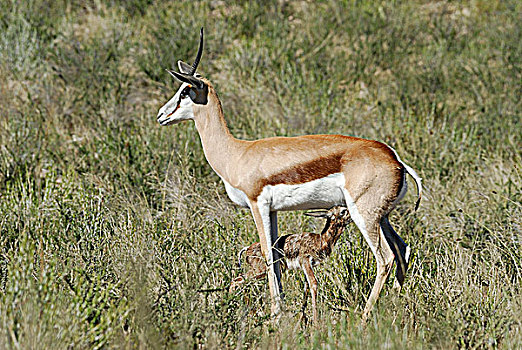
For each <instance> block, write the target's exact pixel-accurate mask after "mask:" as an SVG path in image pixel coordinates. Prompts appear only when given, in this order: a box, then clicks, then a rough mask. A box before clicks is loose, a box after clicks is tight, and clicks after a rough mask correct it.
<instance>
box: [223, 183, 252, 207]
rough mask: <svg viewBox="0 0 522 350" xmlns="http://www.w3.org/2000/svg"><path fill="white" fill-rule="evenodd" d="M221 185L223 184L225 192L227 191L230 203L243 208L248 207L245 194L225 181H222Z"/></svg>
mask: <svg viewBox="0 0 522 350" xmlns="http://www.w3.org/2000/svg"><path fill="white" fill-rule="evenodd" d="M222 180H223V179H222ZM223 183H224V184H225V190H226V191H227V195H228V198H230V199H231V200H232V202H234V203H236V204H237V205H240V206H242V207H245V208H249V207H250V205H249V200H248V197H247V195H246V194H245V192H243V191H241V190H238V189H237V188H235V187H233V186H232V185H231V184H229V183H228V182H226V181H225V180H223Z"/></svg>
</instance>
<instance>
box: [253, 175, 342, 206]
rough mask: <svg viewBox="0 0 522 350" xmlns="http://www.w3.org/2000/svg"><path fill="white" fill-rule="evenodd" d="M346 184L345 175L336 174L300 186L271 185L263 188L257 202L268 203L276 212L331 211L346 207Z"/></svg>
mask: <svg viewBox="0 0 522 350" xmlns="http://www.w3.org/2000/svg"><path fill="white" fill-rule="evenodd" d="M344 183H345V179H344V175H343V174H342V173H335V174H331V175H328V176H326V177H323V178H321V179H317V180H313V181H310V182H306V183H303V184H298V185H285V184H279V185H273V186H272V185H269V186H266V187H265V188H263V191H262V192H261V194H260V195H259V197H258V198H257V201H258V202H264V203H268V204H269V205H270V209H271V210H275V211H279V210H305V209H329V208H331V207H333V206H334V205H345V199H344V195H343V187H344Z"/></svg>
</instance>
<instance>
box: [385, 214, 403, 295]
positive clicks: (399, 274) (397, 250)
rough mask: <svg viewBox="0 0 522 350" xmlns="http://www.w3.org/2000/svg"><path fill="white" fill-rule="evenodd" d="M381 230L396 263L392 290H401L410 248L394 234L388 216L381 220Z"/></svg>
mask: <svg viewBox="0 0 522 350" xmlns="http://www.w3.org/2000/svg"><path fill="white" fill-rule="evenodd" d="M381 229H382V231H383V234H384V237H386V241H387V242H388V245H389V246H390V248H391V250H392V251H393V254H394V255H395V262H396V263H397V271H396V273H395V282H394V286H393V287H394V289H399V290H400V289H401V288H402V286H403V284H404V279H405V278H406V272H408V264H409V260H410V247H409V246H408V245H407V244H406V243H405V242H404V240H403V239H402V238H401V237H400V236H399V235H398V234H397V232H395V230H394V229H393V227H392V225H391V224H390V221H389V220H388V216H387V215H386V216H384V217H383V218H382V219H381Z"/></svg>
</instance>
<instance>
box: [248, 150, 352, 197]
mask: <svg viewBox="0 0 522 350" xmlns="http://www.w3.org/2000/svg"><path fill="white" fill-rule="evenodd" d="M342 157H343V153H338V154H332V155H329V156H326V157H320V158H317V159H315V160H312V161H310V162H307V163H303V164H298V165H295V166H293V167H290V168H288V169H285V171H283V172H281V173H279V174H274V175H272V176H270V177H268V178H266V179H263V180H262V181H261V182H260V184H259V186H258V187H257V188H256V191H255V193H254V198H257V197H258V196H259V195H260V194H261V191H263V188H264V187H265V186H268V185H272V186H274V185H279V184H285V185H298V184H303V183H306V182H310V181H313V180H317V179H321V178H323V177H326V176H328V175H331V174H335V173H340V172H341V168H342V164H341V158H342Z"/></svg>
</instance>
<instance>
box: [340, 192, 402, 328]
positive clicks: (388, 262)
mask: <svg viewBox="0 0 522 350" xmlns="http://www.w3.org/2000/svg"><path fill="white" fill-rule="evenodd" d="M344 194H345V198H346V204H347V207H348V210H349V212H350V216H351V217H352V219H353V221H354V222H355V224H356V225H357V228H359V230H360V231H361V233H362V235H363V237H364V239H365V240H366V242H367V243H368V245H369V246H370V249H371V251H372V253H373V255H374V256H375V260H376V261H377V276H376V277H375V282H374V284H373V288H372V291H371V293H370V296H369V297H368V300H367V302H366V306H365V307H364V311H363V315H362V321H363V323H366V320H367V319H368V315H369V314H370V312H371V311H372V309H373V306H374V305H375V302H376V301H377V298H379V294H380V293H381V290H382V287H383V285H384V282H386V278H387V277H388V275H389V273H390V270H391V268H392V266H393V259H394V255H393V252H392V250H391V248H390V246H389V245H388V243H387V241H386V238H385V237H384V234H383V232H382V231H381V228H380V221H381V217H382V214H381V215H379V210H378V208H376V205H375V203H374V202H372V200H371V199H372V198H375V196H370V195H366V196H362V197H359V198H358V200H357V204H356V203H355V202H354V200H353V198H352V197H351V196H350V193H349V192H348V191H347V190H344ZM360 209H363V210H360ZM381 212H382V211H381Z"/></svg>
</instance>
